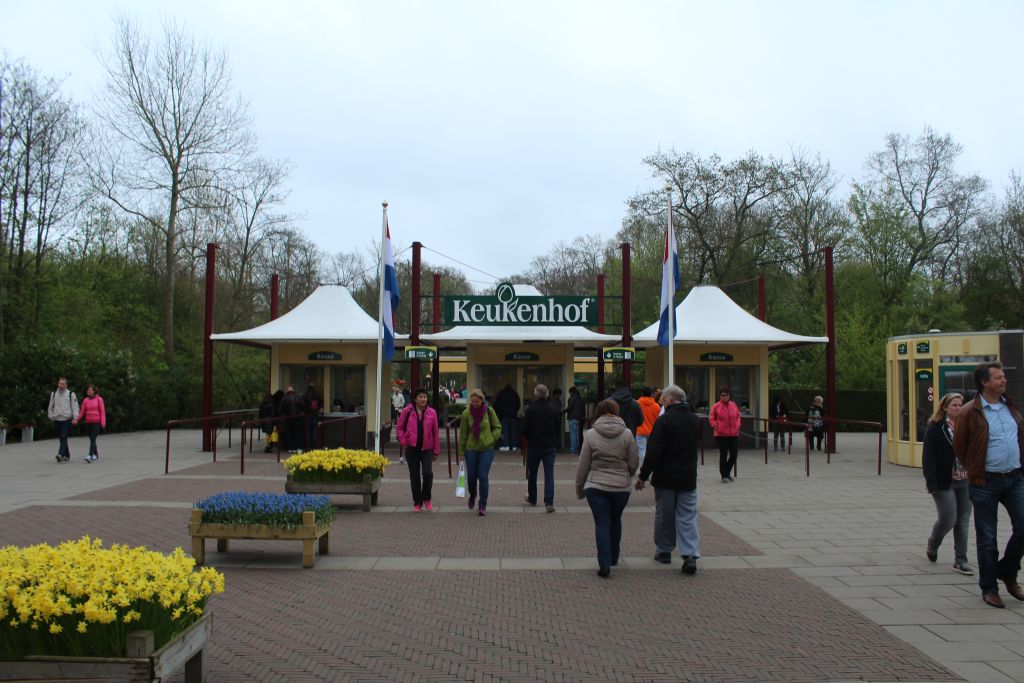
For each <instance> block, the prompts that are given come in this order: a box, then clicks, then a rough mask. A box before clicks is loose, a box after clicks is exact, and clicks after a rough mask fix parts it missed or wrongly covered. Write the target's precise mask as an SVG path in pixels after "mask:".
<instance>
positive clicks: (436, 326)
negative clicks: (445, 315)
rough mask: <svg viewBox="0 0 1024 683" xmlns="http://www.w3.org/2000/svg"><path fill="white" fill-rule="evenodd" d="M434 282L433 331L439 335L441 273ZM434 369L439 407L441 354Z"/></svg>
mask: <svg viewBox="0 0 1024 683" xmlns="http://www.w3.org/2000/svg"><path fill="white" fill-rule="evenodd" d="M432 281H433V285H434V290H433V300H432V301H431V303H432V304H433V306H434V309H433V314H434V328H433V329H434V332H435V333H437V332H440V331H441V325H440V318H441V274H440V273H434V277H433V278H432ZM433 368H434V407H439V406H440V405H441V403H440V402H439V400H438V398H439V394H440V392H441V354H440V353H438V354H437V355H436V356H434V363H433Z"/></svg>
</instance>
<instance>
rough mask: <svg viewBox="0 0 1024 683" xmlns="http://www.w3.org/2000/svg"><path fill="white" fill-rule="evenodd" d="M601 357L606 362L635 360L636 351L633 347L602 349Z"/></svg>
mask: <svg viewBox="0 0 1024 683" xmlns="http://www.w3.org/2000/svg"><path fill="white" fill-rule="evenodd" d="M601 355H602V357H603V358H604V359H605V360H633V359H634V358H636V349H635V348H634V347H632V346H609V347H608V348H605V349H602V353H601Z"/></svg>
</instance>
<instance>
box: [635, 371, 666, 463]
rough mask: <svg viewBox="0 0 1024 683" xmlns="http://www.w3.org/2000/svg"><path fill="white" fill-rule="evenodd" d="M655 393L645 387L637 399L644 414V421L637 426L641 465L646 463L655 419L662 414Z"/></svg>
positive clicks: (637, 444)
mask: <svg viewBox="0 0 1024 683" xmlns="http://www.w3.org/2000/svg"><path fill="white" fill-rule="evenodd" d="M653 393H654V392H653V391H652V390H651V388H650V387H644V388H643V389H641V390H640V398H638V399H637V401H636V402H637V403H639V404H640V410H642V411H643V414H644V421H643V423H642V424H641V425H640V426H639V427H637V428H636V448H637V451H638V454H639V456H640V464H641V465H643V464H644V455H646V454H647V438H648V437H649V436H650V435H651V430H652V429H654V421H655V420H657V419H658V415H660V414H661V406H660V405H658V402H657V401H655V400H654V398H653V397H652V396H651V395H652V394H653Z"/></svg>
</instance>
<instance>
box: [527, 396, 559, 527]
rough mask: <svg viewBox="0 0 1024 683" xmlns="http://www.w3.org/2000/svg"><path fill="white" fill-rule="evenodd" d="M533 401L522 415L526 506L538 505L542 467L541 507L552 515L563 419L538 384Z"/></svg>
mask: <svg viewBox="0 0 1024 683" xmlns="http://www.w3.org/2000/svg"><path fill="white" fill-rule="evenodd" d="M533 398H534V401H533V403H531V404H530V405H528V406H527V407H526V412H525V413H524V414H523V436H524V437H526V444H527V451H526V503H527V505H536V504H537V470H538V469H540V464H541V463H544V506H545V507H546V508H547V511H548V512H554V511H555V444H556V443H557V442H558V430H559V428H560V427H561V425H562V415H561V413H559V412H558V409H557V408H555V406H553V405H551V401H549V400H548V388H547V387H546V386H544V385H543V384H538V385H537V386H536V387H535V388H534V390H533Z"/></svg>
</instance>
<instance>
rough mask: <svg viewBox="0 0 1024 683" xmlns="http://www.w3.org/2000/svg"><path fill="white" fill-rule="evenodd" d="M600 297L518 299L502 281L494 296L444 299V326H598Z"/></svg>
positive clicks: (511, 287) (448, 297) (528, 297)
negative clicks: (598, 302) (598, 298)
mask: <svg viewBox="0 0 1024 683" xmlns="http://www.w3.org/2000/svg"><path fill="white" fill-rule="evenodd" d="M596 318H597V297H593V296H516V290H515V288H514V287H513V286H512V285H510V284H508V283H507V282H503V283H501V284H500V285H498V286H497V287H495V289H494V295H493V296H446V297H444V324H445V325H527V326H531V327H532V326H542V325H595V324H597V323H596V322H595V319H596Z"/></svg>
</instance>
